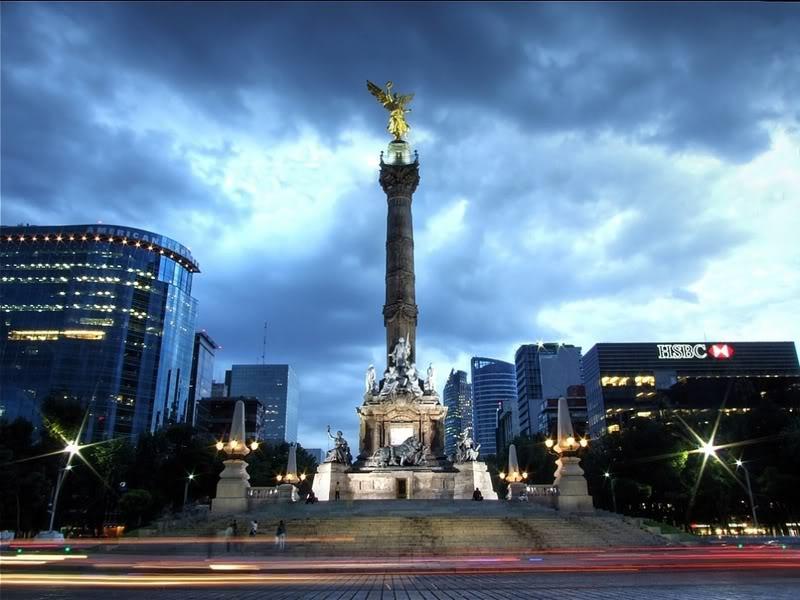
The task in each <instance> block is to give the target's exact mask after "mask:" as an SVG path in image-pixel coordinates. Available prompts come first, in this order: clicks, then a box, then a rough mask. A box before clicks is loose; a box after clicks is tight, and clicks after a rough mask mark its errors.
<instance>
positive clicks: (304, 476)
mask: <svg viewBox="0 0 800 600" xmlns="http://www.w3.org/2000/svg"><path fill="white" fill-rule="evenodd" d="M305 480H306V474H305V473H300V481H305Z"/></svg>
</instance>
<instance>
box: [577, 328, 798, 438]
mask: <svg viewBox="0 0 800 600" xmlns="http://www.w3.org/2000/svg"><path fill="white" fill-rule="evenodd" d="M583 368H584V375H585V377H586V403H587V409H588V413H589V414H588V416H589V431H590V433H591V435H592V436H598V435H600V434H603V433H606V432H608V433H613V432H615V431H619V430H620V428H621V427H624V426H625V423H626V422H627V421H628V420H629V419H631V418H634V417H644V418H654V417H659V416H664V417H666V418H670V417H671V415H675V414H683V415H688V414H692V413H698V412H707V413H708V414H709V417H710V418H713V417H715V416H716V415H717V414H719V412H720V411H722V413H723V414H726V413H730V412H736V411H742V410H749V409H750V408H752V406H753V405H754V404H756V403H758V402H761V401H765V400H766V401H771V402H774V403H775V404H776V405H778V406H783V407H784V408H786V409H791V410H798V409H799V408H800V365H798V360H797V350H796V349H795V345H794V343H793V342H737V343H733V342H713V343H707V342H692V343H685V342H681V343H675V342H669V343H620V344H595V345H594V346H592V348H591V349H590V350H589V351H588V352H587V353H586V355H585V356H584V357H583Z"/></svg>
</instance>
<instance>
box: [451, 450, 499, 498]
mask: <svg viewBox="0 0 800 600" xmlns="http://www.w3.org/2000/svg"><path fill="white" fill-rule="evenodd" d="M455 467H456V469H457V471H458V472H457V473H456V475H455V485H454V488H453V500H472V494H473V493H474V492H475V488H478V489H479V490H480V491H481V495H482V496H483V499H484V500H497V492H495V491H494V487H492V476H491V475H490V474H489V469H488V468H487V467H486V463H484V462H479V461H476V460H475V461H469V462H464V463H461V464H457V465H455Z"/></svg>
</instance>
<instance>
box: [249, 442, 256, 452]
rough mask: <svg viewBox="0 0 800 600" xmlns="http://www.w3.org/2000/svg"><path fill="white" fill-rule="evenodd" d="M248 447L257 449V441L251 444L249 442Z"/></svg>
mask: <svg viewBox="0 0 800 600" xmlns="http://www.w3.org/2000/svg"><path fill="white" fill-rule="evenodd" d="M250 449H251V450H258V442H253V443H252V444H250Z"/></svg>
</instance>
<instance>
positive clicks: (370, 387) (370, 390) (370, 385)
mask: <svg viewBox="0 0 800 600" xmlns="http://www.w3.org/2000/svg"><path fill="white" fill-rule="evenodd" d="M377 386H378V384H377V383H376V382H375V367H373V366H372V365H370V366H369V368H368V369H367V376H366V379H365V380H364V387H365V388H366V389H365V390H364V392H365V393H367V394H374V393H375V391H376V389H375V388H376V387H377Z"/></svg>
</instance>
